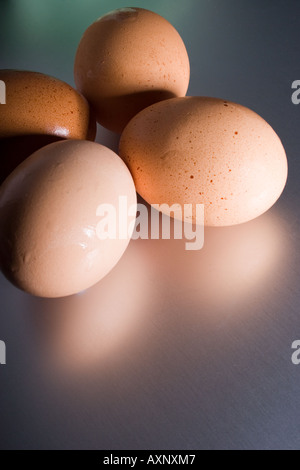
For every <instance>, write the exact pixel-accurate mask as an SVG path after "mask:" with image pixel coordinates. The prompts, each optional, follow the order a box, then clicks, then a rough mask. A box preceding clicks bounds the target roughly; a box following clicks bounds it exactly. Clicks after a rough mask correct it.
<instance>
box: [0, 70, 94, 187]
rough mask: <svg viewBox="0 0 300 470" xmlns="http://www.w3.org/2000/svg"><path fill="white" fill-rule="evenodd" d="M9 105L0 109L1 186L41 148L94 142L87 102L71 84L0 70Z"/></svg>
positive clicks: (91, 118)
mask: <svg viewBox="0 0 300 470" xmlns="http://www.w3.org/2000/svg"><path fill="white" fill-rule="evenodd" d="M0 80H2V81H3V82H4V83H5V85H6V104H5V105H1V106H0V154H1V160H0V183H1V182H2V181H3V180H4V179H5V178H6V177H7V176H8V175H9V173H11V171H13V170H14V168H16V166H17V165H18V164H19V163H21V162H22V161H23V160H24V159H25V158H27V157H28V156H29V155H31V154H32V153H33V152H34V151H36V150H38V149H39V148H41V147H43V146H45V145H47V144H49V143H51V142H55V141H58V140H61V139H88V140H94V139H95V135H96V123H95V119H94V118H93V117H92V115H91V111H90V109H89V105H88V103H87V101H86V99H85V98H84V97H83V96H82V95H80V93H78V92H77V91H76V90H74V89H73V88H72V87H71V86H70V85H68V84H67V83H64V82H62V81H61V80H58V79H57V78H53V77H49V76H47V75H44V74H41V73H37V72H27V71H17V70H0Z"/></svg>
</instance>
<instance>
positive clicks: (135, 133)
mask: <svg viewBox="0 0 300 470" xmlns="http://www.w3.org/2000/svg"><path fill="white" fill-rule="evenodd" d="M120 156H121V157H122V159H123V160H124V161H125V163H126V164H127V165H128V167H129V169H130V171H131V173H132V175H133V178H134V181H135V185H136V188H137V191H138V193H139V194H140V195H141V196H142V197H143V198H144V199H145V200H146V201H147V202H148V203H150V204H168V205H169V206H172V205H173V204H179V205H180V206H181V208H180V212H182V213H183V206H184V204H193V205H194V208H195V205H196V204H204V210H205V224H206V225H211V226H226V225H235V224H239V223H242V222H246V221H249V220H251V219H254V218H255V217H257V216H259V215H261V214H263V213H264V212H265V211H267V210H268V209H269V208H270V207H271V206H272V205H273V204H274V203H275V202H276V200H277V199H278V198H279V196H280V195H281V193H282V191H283V189H284V186H285V184H286V180H287V159H286V154H285V151H284V148H283V145H282V143H281V141H280V139H279V137H278V136H277V134H276V133H275V131H274V130H273V129H272V127H271V126H270V125H269V124H268V123H267V122H266V121H265V120H264V119H263V118H262V117H260V116H259V115H258V114H256V113H255V112H254V111H251V110H250V109H248V108H245V107H243V106H241V105H239V104H236V103H232V102H228V101H225V100H221V99H217V98H208V97H185V98H174V99H171V100H167V101H164V102H161V103H157V104H155V105H153V106H150V107H149V108H147V109H145V110H144V111H142V112H141V113H139V114H138V115H137V116H135V117H134V118H133V119H132V120H131V122H130V123H129V124H128V126H127V127H126V129H125V130H124V133H123V134H122V136H121V141H120ZM177 217H178V214H177ZM197 221H198V222H199V220H197V218H196V215H195V211H194V213H193V222H197Z"/></svg>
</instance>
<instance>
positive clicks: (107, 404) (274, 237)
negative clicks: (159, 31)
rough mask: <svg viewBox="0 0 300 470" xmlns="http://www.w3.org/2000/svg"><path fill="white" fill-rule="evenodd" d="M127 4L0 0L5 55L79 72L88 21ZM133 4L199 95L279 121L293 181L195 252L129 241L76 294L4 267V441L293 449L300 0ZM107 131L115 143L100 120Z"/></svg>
mask: <svg viewBox="0 0 300 470" xmlns="http://www.w3.org/2000/svg"><path fill="white" fill-rule="evenodd" d="M46 5H47V6H46ZM58 5H59V6H58ZM122 6H128V5H126V3H125V2H122V1H110V2H108V1H107V2H101V5H100V6H99V2H98V1H92V0H91V1H90V2H89V8H86V2H80V1H72V8H71V2H70V1H69V0H65V1H64V2H58V0H56V1H53V2H47V3H44V2H39V1H38V0H31V1H28V2H25V1H2V2H1V4H0V8H1V15H0V18H1V20H0V21H1V22H3V21H4V18H5V23H4V25H2V24H1V25H0V26H1V27H0V31H1V43H2V48H1V56H0V66H1V67H3V68H4V67H6V68H8V67H10V68H26V69H33V70H37V71H41V72H44V73H49V74H52V75H54V76H57V77H58V78H61V79H64V80H66V81H68V82H69V83H71V84H72V83H73V77H72V62H73V57H74V54H75V50H76V46H77V43H78V41H79V38H80V36H81V34H82V33H83V31H84V29H85V28H86V27H87V26H88V25H89V24H90V23H91V22H92V21H94V19H95V18H97V17H98V16H100V15H101V14H103V13H104V12H106V11H109V10H111V9H113V8H116V7H122ZM136 6H144V7H146V8H147V7H148V8H151V9H153V10H155V11H157V12H158V13H160V14H162V15H164V16H165V17H166V18H167V19H168V20H170V21H171V22H172V23H173V24H174V25H175V26H176V27H177V29H178V30H179V32H180V33H181V34H182V36H183V39H184V40H185V42H186V45H187V49H188V52H189V55H190V59H191V67H192V74H191V77H192V78H191V85H190V89H189V94H190V95H193V94H202V95H211V96H219V97H222V98H224V99H229V100H232V101H238V102H240V103H241V104H243V105H246V106H249V107H250V108H252V109H254V110H255V111H256V112H258V113H259V114H261V115H262V116H263V117H264V118H265V119H266V120H267V121H269V122H270V124H271V125H272V126H273V127H274V129H275V130H276V131H277V132H278V134H279V135H280V137H281V138H282V141H283V144H284V146H285V148H286V151H287V155H288V159H289V166H290V176H289V181H288V185H287V188H286V190H285V192H284V194H283V196H282V198H281V199H280V201H279V202H278V203H277V204H276V206H275V207H274V208H272V209H271V210H270V211H269V212H268V213H267V214H265V215H264V216H262V217H260V218H258V219H256V220H254V221H252V222H249V223H247V224H243V225H241V226H238V227H229V228H224V229H206V231H205V246H204V248H203V249H202V250H201V251H199V252H188V251H185V249H184V241H176V240H170V241H164V240H137V241H132V242H131V244H130V246H129V249H128V250H127V252H126V253H125V255H124V257H123V258H122V260H121V261H120V263H119V264H118V265H117V267H116V268H115V269H114V270H113V271H112V272H111V273H110V274H109V275H108V276H107V277H106V278H105V279H104V280H103V281H102V282H101V283H100V284H98V285H97V286H95V287H93V288H92V289H90V290H89V291H86V292H84V293H82V294H80V295H78V296H74V297H70V298H65V299H58V300H51V301H50V300H43V299H37V298H33V297H30V296H28V295H26V294H24V293H22V292H20V291H18V290H16V289H15V288H14V287H13V286H11V285H10V284H9V283H8V282H7V281H6V280H5V279H4V278H3V277H2V276H1V277H0V299H1V307H0V308H1V316H0V339H1V340H4V341H5V343H6V347H7V365H6V366H0V420H1V428H0V447H1V448H5V449H8V448H25V449H31V448H34V449H36V448H39V449H45V448H51V449H53V448H61V449H64V448H73V449H75V448H79V449H106V450H111V449H173V450H174V449H186V450H189V449H297V448H299V447H300V441H299V427H300V412H299V409H300V375H299V374H300V366H298V367H297V366H295V365H293V364H292V361H291V356H292V352H293V351H292V350H291V345H292V342H293V341H294V340H297V339H300V312H299V311H300V295H299V282H300V267H299V266H300V252H299V242H300V236H299V235H300V217H299V203H300V190H299V181H298V180H299V176H300V164H299V161H300V160H299V156H298V149H299V124H300V106H295V105H293V104H292V101H291V95H292V90H291V84H292V82H293V81H294V80H296V79H299V78H300V66H299V60H298V57H299V54H300V43H299V14H300V5H299V4H298V2H295V1H293V0H288V1H286V0H285V1H283V0H282V1H277V0H273V1H272V2H269V1H267V0H264V1H256V0H255V1H254V0H251V1H250V0H249V1H248V0H244V1H243V2H240V1H237V0H236V1H235V0H228V1H226V2H224V1H223V0H212V1H209V0H201V1H199V0H197V1H196V0H188V1H186V2H182V1H177V0H176V1H174V0H172V2H171V0H166V1H164V2H158V1H152V2H148V1H145V2H142V1H139V2H136ZM37 38H38V40H37ZM98 141H99V142H101V143H104V144H106V145H108V146H109V147H111V148H113V149H116V148H117V144H118V142H117V138H116V136H114V135H113V134H111V133H109V132H107V131H105V130H100V129H99V132H98Z"/></svg>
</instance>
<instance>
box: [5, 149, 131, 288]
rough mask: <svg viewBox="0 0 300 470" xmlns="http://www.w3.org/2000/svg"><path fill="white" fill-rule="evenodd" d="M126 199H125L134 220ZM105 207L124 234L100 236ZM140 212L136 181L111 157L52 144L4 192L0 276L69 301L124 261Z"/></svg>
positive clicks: (107, 152) (104, 151) (101, 151)
mask: <svg viewBox="0 0 300 470" xmlns="http://www.w3.org/2000/svg"><path fill="white" fill-rule="evenodd" d="M120 198H125V199H126V201H127V205H128V207H131V210H132V217H131V216H130V215H129V211H124V210H123V209H122V207H123V206H121V205H120V204H119V201H120ZM106 206H109V207H112V208H113V213H114V212H115V218H116V222H115V224H116V226H117V225H118V227H119V230H122V234H121V235H119V234H120V233H121V232H120V231H118V232H117V231H116V232H115V235H116V236H114V234H112V235H113V236H108V235H110V233H109V231H108V230H107V233H106V230H105V229H104V228H103V230H102V229H101V230H102V232H101V230H99V223H102V222H105V220H106V218H107V219H108V215H107V216H106V214H105V211H102V210H100V212H99V207H100V208H102V209H103V208H105V207H106ZM135 213H136V192H135V187H134V183H133V180H132V177H131V175H130V173H129V171H128V169H127V167H126V165H125V164H124V163H123V161H122V160H121V159H120V158H119V157H118V155H116V154H115V153H114V152H113V151H111V150H109V149H108V148H106V147H104V146H102V145H100V144H97V143H94V142H88V141H80V140H67V141H63V142H55V143H52V144H50V145H47V146H46V147H43V148H42V149H40V150H38V151H37V152H35V153H34V154H33V155H31V156H30V157H29V158H28V159H26V160H25V161H24V162H23V163H21V164H20V165H19V166H18V167H17V168H16V169H15V170H14V172H13V173H12V174H11V175H10V176H9V177H8V178H7V179H6V181H5V182H4V183H3V185H2V186H1V187H0V220H1V226H0V267H1V270H2V272H3V273H4V275H5V276H6V277H7V278H8V279H9V280H10V281H11V282H13V284H15V285H16V286H17V287H19V288H20V289H23V290H24V291H26V292H28V293H30V294H33V295H35V296H40V297H63V296H68V295H71V294H75V293H77V292H80V291H82V290H85V289H87V288H89V287H90V286H92V285H94V284H95V283H97V282H98V281H99V280H100V279H102V278H103V277H104V276H105V275H106V274H108V273H109V271H110V270H111V269H112V268H113V267H114V266H115V265H116V263H117V262H118V261H119V259H120V258H121V256H122V255H123V253H124V251H125V249H126V247H127V245H128V243H129V241H130V238H131V233H132V231H133V226H134V220H135ZM131 219H133V224H131V225H132V228H130V227H131V226H130V222H132V220H131ZM102 225H103V223H102ZM101 234H102V235H101Z"/></svg>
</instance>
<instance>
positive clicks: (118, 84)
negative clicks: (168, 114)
mask: <svg viewBox="0 0 300 470" xmlns="http://www.w3.org/2000/svg"><path fill="white" fill-rule="evenodd" d="M74 72H75V83H76V86H77V87H78V89H79V91H80V92H81V93H83V95H84V96H85V97H86V98H87V99H88V100H89V101H90V103H91V104H92V106H93V108H94V110H95V112H96V116H97V121H98V122H99V123H100V124H102V125H103V126H104V127H106V128H108V129H110V130H112V131H115V132H121V131H122V130H123V129H124V127H125V126H126V124H127V123H128V122H129V120H130V119H131V118H132V117H133V116H135V115H136V114H137V113H138V112H139V111H141V110H142V109H144V108H146V107H147V106H149V105H151V104H153V103H156V102H158V101H161V100H165V99H168V98H173V97H175V96H185V94H186V92H187V89H188V85H189V78H190V65H189V58H188V55H187V51H186V48H185V45H184V43H183V41H182V39H181V37H180V35H179V34H178V32H177V31H176V29H175V28H174V27H173V26H172V25H171V24H170V23H169V22H168V21H167V20H165V19H164V18H162V17H161V16H159V15H157V14H156V13H153V12H152V11H148V10H144V9H141V8H121V9H119V10H115V11H113V12H111V13H109V14H107V15H105V16H103V17H102V18H99V19H98V20H97V21H96V22H95V23H93V24H92V25H91V26H90V27H89V28H88V29H87V30H86V31H85V33H84V35H83V37H82V39H81V41H80V44H79V47H78V50H77V54H76V59H75V68H74Z"/></svg>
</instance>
